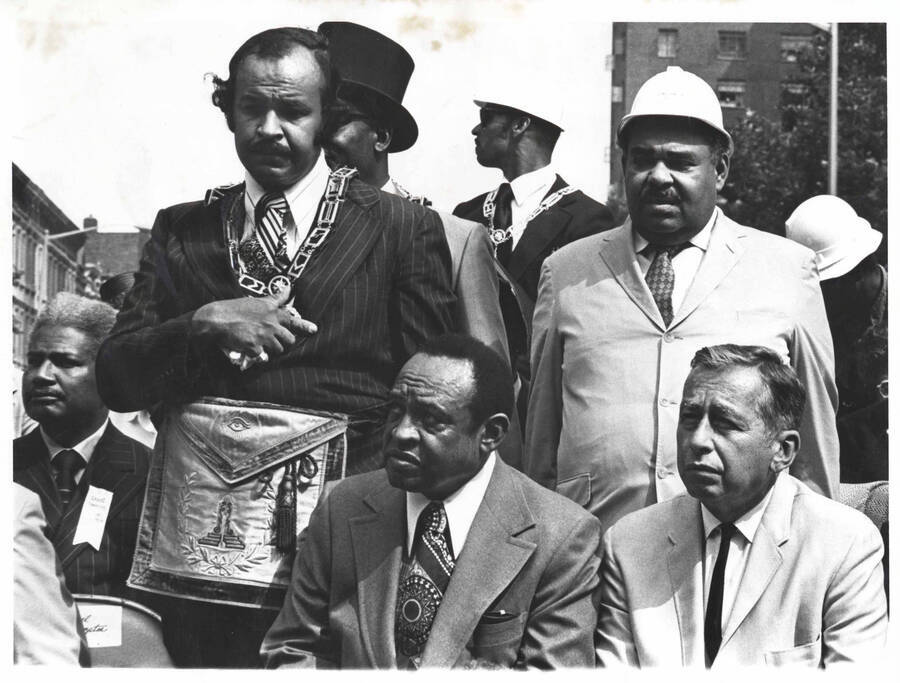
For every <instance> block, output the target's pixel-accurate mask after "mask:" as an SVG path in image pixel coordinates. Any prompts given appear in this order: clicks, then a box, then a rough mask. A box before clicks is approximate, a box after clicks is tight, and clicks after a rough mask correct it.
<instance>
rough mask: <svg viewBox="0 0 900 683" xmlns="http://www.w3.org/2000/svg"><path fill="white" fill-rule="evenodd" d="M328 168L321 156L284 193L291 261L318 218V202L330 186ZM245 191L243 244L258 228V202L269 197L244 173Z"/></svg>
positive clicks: (286, 233) (288, 252)
mask: <svg viewBox="0 0 900 683" xmlns="http://www.w3.org/2000/svg"><path fill="white" fill-rule="evenodd" d="M328 175H329V170H328V165H327V164H326V163H325V157H324V155H322V154H320V155H319V158H318V160H317V161H316V164H315V166H313V167H312V170H310V172H309V173H307V174H306V175H305V176H303V177H302V178H301V179H300V180H298V181H297V182H296V183H294V184H293V185H291V186H290V187H289V188H287V189H286V190H285V191H284V198H285V199H286V200H287V203H288V206H289V207H290V209H291V216H292V217H293V219H294V225H290V224H289V223H288V224H285V226H284V227H285V239H286V241H287V255H288V258H291V259H292V258H293V257H294V254H296V253H297V249H299V248H300V245H301V244H303V240H304V239H306V235H307V234H308V233H309V230H310V228H311V227H312V223H313V221H314V220H315V219H316V211H317V210H318V208H319V201H320V200H321V199H322V195H324V194H325V188H326V187H328ZM244 179H245V181H246V190H245V192H244V213H245V216H244V234H243V236H242V237H241V242H243V241H244V240H246V239H247V238H248V237H250V235H252V234H253V231H254V230H255V229H256V203H257V202H258V201H259V200H260V198H261V197H262V196H263V195H264V194H266V191H265V190H264V189H263V188H262V186H261V185H260V184H259V183H258V182H256V179H255V178H254V177H253V176H252V175H250V173H247V174H245V177H244Z"/></svg>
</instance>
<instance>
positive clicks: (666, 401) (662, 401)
mask: <svg viewBox="0 0 900 683" xmlns="http://www.w3.org/2000/svg"><path fill="white" fill-rule="evenodd" d="M669 403H671V401H669V399H667V398H661V399H659V405H661V406H668V405H669Z"/></svg>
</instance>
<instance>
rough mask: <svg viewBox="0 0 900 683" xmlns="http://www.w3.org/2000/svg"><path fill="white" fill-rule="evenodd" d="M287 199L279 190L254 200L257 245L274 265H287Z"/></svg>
mask: <svg viewBox="0 0 900 683" xmlns="http://www.w3.org/2000/svg"><path fill="white" fill-rule="evenodd" d="M288 211H289V209H288V203H287V199H285V196H284V194H282V193H281V192H269V193H267V194H264V195H263V196H262V197H260V199H259V201H258V202H256V212H255V213H256V215H255V218H256V234H257V239H258V240H259V245H260V246H261V247H262V249H263V251H264V252H265V254H266V256H267V257H268V258H269V260H270V261H271V262H272V263H273V264H276V265H285V266H286V265H287V239H286V237H285V231H284V221H285V214H287V213H288Z"/></svg>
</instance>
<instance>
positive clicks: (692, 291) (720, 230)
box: [672, 212, 743, 326]
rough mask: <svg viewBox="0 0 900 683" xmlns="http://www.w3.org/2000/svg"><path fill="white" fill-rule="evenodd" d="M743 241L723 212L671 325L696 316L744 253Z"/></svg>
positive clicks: (717, 220)
mask: <svg viewBox="0 0 900 683" xmlns="http://www.w3.org/2000/svg"><path fill="white" fill-rule="evenodd" d="M740 238H741V235H740V233H739V232H738V230H737V228H736V225H735V224H734V223H732V222H731V221H730V220H729V219H728V218H727V217H726V216H725V215H724V214H723V213H721V212H720V213H719V215H718V218H717V219H716V222H715V225H714V226H713V231H712V234H711V235H710V238H709V247H708V248H707V250H706V254H705V255H704V257H703V260H702V261H701V262H700V268H699V269H698V270H697V274H696V275H695V276H694V281H693V282H692V283H691V286H690V287H689V288H688V290H687V292H686V293H685V295H684V301H682V303H681V306H680V307H679V308H678V310H677V311H675V315H674V317H673V319H672V326H675V325H677V324H678V323H680V322H681V321H682V320H684V319H685V318H687V317H688V316H689V315H690V314H691V313H693V312H694V310H695V309H696V308H697V307H698V306H699V305H700V304H702V303H703V301H704V300H705V299H706V297H708V296H709V295H710V294H711V293H712V291H713V290H714V289H715V288H716V287H718V286H719V283H720V282H721V281H722V280H723V279H724V278H725V276H726V275H728V273H730V272H731V269H732V268H734V265H735V264H736V263H737V262H738V259H739V258H740V256H741V253H742V252H743V248H742V247H741V245H740Z"/></svg>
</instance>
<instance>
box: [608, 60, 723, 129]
mask: <svg viewBox="0 0 900 683" xmlns="http://www.w3.org/2000/svg"><path fill="white" fill-rule="evenodd" d="M639 116H684V117H688V118H692V119H697V120H699V121H702V122H703V123H705V124H707V125H708V126H712V127H713V128H715V129H716V130H717V131H719V132H720V133H722V135H724V136H725V137H726V138H727V139H728V145H729V147H731V146H732V144H733V143H732V141H731V136H730V135H729V134H728V131H727V130H725V126H724V125H723V123H722V107H721V106H720V105H719V98H718V97H717V96H716V93H714V92H713V89H712V88H710V87H709V84H708V83H707V82H706V81H704V80H703V79H702V78H700V77H699V76H697V75H696V74H692V73H691V72H690V71H684V70H683V69H682V68H681V67H680V66H670V67H669V68H668V69H666V70H665V71H663V72H661V73H658V74H656V75H655V76H651V77H650V78H648V79H647V80H646V81H645V82H644V84H643V85H642V86H641V87H640V89H639V90H638V91H637V95H635V96H634V102H632V103H631V111H630V112H629V113H628V114H627V115H626V116H623V117H622V120H621V121H620V122H619V128H618V130H617V131H616V140H617V141H618V142H619V144H620V145H621V144H622V131H623V130H624V128H625V126H626V125H627V124H628V123H629V122H630V121H631V120H633V119H635V118H637V117H639Z"/></svg>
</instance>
